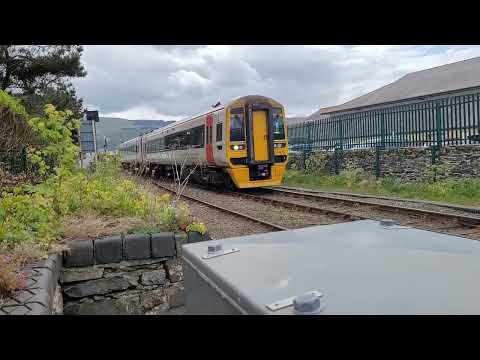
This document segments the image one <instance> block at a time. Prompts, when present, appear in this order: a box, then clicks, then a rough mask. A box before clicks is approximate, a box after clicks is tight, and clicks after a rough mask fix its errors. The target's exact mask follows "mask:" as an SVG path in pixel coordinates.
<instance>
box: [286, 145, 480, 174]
mask: <svg viewBox="0 0 480 360" xmlns="http://www.w3.org/2000/svg"><path fill="white" fill-rule="evenodd" d="M376 151H377V150H376V149H354V150H344V151H343V152H338V153H337V154H335V153H334V152H327V151H319V152H313V153H311V154H310V155H309V156H315V154H322V156H326V157H327V161H325V168H324V169H319V171H318V173H321V172H324V173H327V174H332V175H333V174H335V171H336V169H337V170H338V171H341V170H343V169H347V168H359V169H364V170H365V171H367V172H368V173H370V174H374V175H375V174H376V173H377V155H376ZM433 151H435V150H433V149H431V148H396V149H383V150H379V158H378V160H379V161H378V166H379V174H380V176H381V177H393V178H396V179H399V180H402V181H421V180H423V179H425V178H426V177H429V176H431V172H432V170H433V167H432V165H433V164H432V159H433V156H432V155H433V154H432V152H433ZM434 155H435V166H436V167H437V169H438V175H437V179H446V178H450V179H465V178H475V177H478V176H480V146H479V145H459V146H448V147H442V148H440V149H439V150H437V151H435V154H434ZM288 168H289V169H299V170H304V169H305V155H304V154H290V155H289V162H288Z"/></svg>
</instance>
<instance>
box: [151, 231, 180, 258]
mask: <svg viewBox="0 0 480 360" xmlns="http://www.w3.org/2000/svg"><path fill="white" fill-rule="evenodd" d="M150 241H151V245H152V256H153V257H174V256H175V255H176V246H175V235H174V234H173V233H171V232H164V233H158V234H152V236H151V240H150Z"/></svg>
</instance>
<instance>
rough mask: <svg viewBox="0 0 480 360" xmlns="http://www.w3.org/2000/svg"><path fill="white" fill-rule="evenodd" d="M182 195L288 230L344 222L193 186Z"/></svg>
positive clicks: (322, 215) (333, 217)
mask: <svg viewBox="0 0 480 360" xmlns="http://www.w3.org/2000/svg"><path fill="white" fill-rule="evenodd" d="M184 193H185V194H186V195H190V196H194V197H196V198H198V199H202V200H205V201H208V202H210V203H212V204H216V205H220V206H223V207H225V208H227V209H231V210H234V211H237V212H240V213H243V214H247V215H249V216H253V217H256V218H258V219H261V220H264V221H268V222H271V223H274V224H278V225H282V226H284V227H287V228H290V229H297V228H302V227H307V226H314V225H326V224H334V223H339V222H344V221H345V220H341V219H340V218H339V217H336V216H333V215H324V214H318V213H312V212H306V211H302V210H293V209H287V208H284V207H282V206H278V205H273V204H268V203H262V202H258V201H255V200H251V199H245V198H241V197H237V196H233V195H230V194H228V193H218V192H216V191H214V190H210V189H204V188H199V187H195V186H190V187H189V188H188V189H187V190H186V191H185V192H184Z"/></svg>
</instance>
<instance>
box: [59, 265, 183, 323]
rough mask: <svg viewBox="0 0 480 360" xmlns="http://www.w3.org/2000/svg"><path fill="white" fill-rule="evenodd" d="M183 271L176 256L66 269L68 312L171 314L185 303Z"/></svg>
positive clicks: (64, 276)
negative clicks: (174, 257) (173, 257)
mask: <svg viewBox="0 0 480 360" xmlns="http://www.w3.org/2000/svg"><path fill="white" fill-rule="evenodd" d="M182 280H183V273H182V270H181V264H180V262H179V260H176V259H166V258H161V259H146V260H131V261H122V262H120V263H112V264H103V265H94V266H89V267H82V268H65V269H64V270H63V272H62V276H61V283H62V291H63V295H64V314H65V315H125V314H128V315H143V314H155V315H162V314H168V313H169V312H170V311H172V310H180V311H181V310H182V309H179V308H181V307H182V306H183V283H182Z"/></svg>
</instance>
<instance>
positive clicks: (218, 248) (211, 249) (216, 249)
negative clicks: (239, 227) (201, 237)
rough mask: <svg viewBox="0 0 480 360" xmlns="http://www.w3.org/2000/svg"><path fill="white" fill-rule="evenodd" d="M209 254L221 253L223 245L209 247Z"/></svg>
mask: <svg viewBox="0 0 480 360" xmlns="http://www.w3.org/2000/svg"><path fill="white" fill-rule="evenodd" d="M207 251H208V253H209V254H214V253H217V252H219V251H222V245H221V244H213V245H208V250H207Z"/></svg>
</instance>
